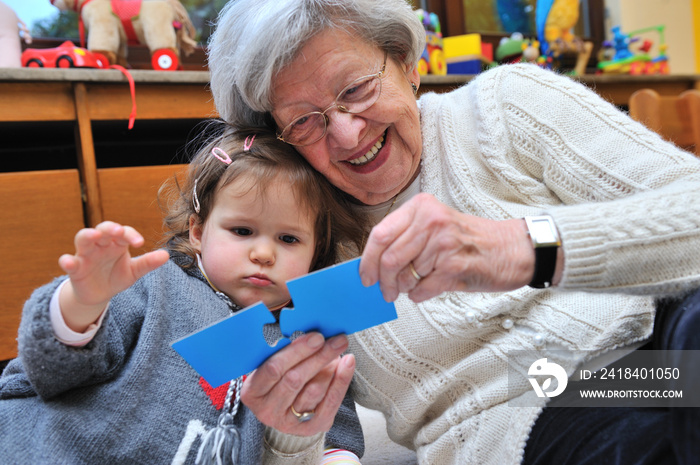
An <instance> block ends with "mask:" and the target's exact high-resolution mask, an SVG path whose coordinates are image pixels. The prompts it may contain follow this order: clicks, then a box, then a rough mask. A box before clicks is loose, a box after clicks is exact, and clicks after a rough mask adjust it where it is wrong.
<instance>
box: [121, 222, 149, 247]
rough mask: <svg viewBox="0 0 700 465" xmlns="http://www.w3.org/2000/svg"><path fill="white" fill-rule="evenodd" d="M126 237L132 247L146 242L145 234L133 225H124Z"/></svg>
mask: <svg viewBox="0 0 700 465" xmlns="http://www.w3.org/2000/svg"><path fill="white" fill-rule="evenodd" d="M124 239H126V241H127V243H128V244H129V245H130V246H132V247H141V246H142V245H143V243H144V238H143V236H142V235H141V234H140V233H139V232H138V231H137V230H135V229H134V228H132V227H131V226H124Z"/></svg>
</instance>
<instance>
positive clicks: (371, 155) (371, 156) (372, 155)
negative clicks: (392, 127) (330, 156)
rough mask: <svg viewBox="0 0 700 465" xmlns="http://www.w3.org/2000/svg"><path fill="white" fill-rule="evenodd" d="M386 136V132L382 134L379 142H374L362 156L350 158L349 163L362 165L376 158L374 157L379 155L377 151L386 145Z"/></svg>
mask: <svg viewBox="0 0 700 465" xmlns="http://www.w3.org/2000/svg"><path fill="white" fill-rule="evenodd" d="M385 136H386V133H384V134H382V136H381V137H380V138H379V140H377V143H376V144H374V145H373V146H372V147H371V148H370V149H369V150H368V151H367V153H366V154H364V155H362V156H361V157H358V158H355V159H353V160H348V163H350V164H351V165H354V166H362V165H366V164H367V163H369V162H371V161H372V160H374V158H375V157H376V156H377V153H379V151H380V150H381V149H382V147H383V146H384V137H385Z"/></svg>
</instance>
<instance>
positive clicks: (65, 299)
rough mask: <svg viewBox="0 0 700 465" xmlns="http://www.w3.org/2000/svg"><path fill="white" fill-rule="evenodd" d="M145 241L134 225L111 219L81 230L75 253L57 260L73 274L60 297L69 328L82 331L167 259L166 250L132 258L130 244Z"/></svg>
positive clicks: (133, 245)
mask: <svg viewBox="0 0 700 465" xmlns="http://www.w3.org/2000/svg"><path fill="white" fill-rule="evenodd" d="M143 242H144V239H143V237H142V236H141V234H139V233H138V232H136V230H135V229H134V228H132V227H130V226H122V225H120V224H117V223H113V222H111V221H105V222H103V223H100V224H98V225H97V226H95V228H86V229H81V230H80V231H78V233H77V234H76V235H75V255H71V254H65V255H62V256H61V257H60V258H59V259H58V264H59V266H60V267H61V268H62V269H63V271H65V272H66V273H67V274H68V276H69V277H70V280H69V281H68V282H67V283H66V285H65V286H64V287H63V289H61V294H60V296H59V299H60V300H59V302H60V306H61V312H62V314H63V318H64V320H65V322H66V324H67V325H68V327H69V328H71V329H72V330H74V331H76V332H83V331H84V330H85V329H86V328H87V327H88V326H89V325H90V324H92V323H94V322H95V321H96V320H97V319H98V318H99V316H100V314H101V313H102V311H103V310H104V309H105V307H106V306H107V303H108V302H109V300H110V299H111V298H112V297H114V295H116V294H117V293H119V292H121V291H123V290H124V289H127V288H128V287H129V286H131V285H133V284H134V283H135V282H136V281H137V280H138V279H139V278H141V277H142V276H143V275H145V274H146V273H148V272H150V271H152V270H154V269H156V268H158V267H159V266H161V265H163V264H164V263H165V262H166V261H168V252H167V251H165V250H156V251H153V252H148V253H146V254H143V255H141V256H139V257H135V258H132V257H131V254H130V253H129V247H130V246H131V247H141V246H142V245H143Z"/></svg>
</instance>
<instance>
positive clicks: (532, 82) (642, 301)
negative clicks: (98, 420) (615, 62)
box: [209, 0, 700, 464]
mask: <svg viewBox="0 0 700 465" xmlns="http://www.w3.org/2000/svg"><path fill="white" fill-rule="evenodd" d="M424 38H425V34H424V31H423V28H422V26H421V23H420V22H419V21H418V20H417V19H416V16H415V14H414V12H412V11H411V8H410V6H408V5H407V4H406V3H405V2H404V1H403V0H383V1H376V0H237V1H232V2H230V3H229V4H228V5H227V6H226V7H225V8H224V10H223V11H222V12H221V14H220V17H219V20H218V24H217V28H216V31H215V33H214V35H213V38H212V41H211V43H210V51H209V67H210V70H211V89H212V92H213V95H214V99H215V102H216V107H217V109H218V111H219V113H220V115H221V117H222V118H224V119H225V120H226V121H228V122H230V123H232V124H236V125H238V124H240V125H258V126H265V127H272V128H274V129H275V130H276V131H277V132H278V134H279V138H280V139H282V140H284V141H285V142H287V143H289V144H292V145H294V146H295V147H296V148H297V150H298V152H299V153H300V154H301V155H302V156H303V157H304V158H305V159H306V160H308V161H309V162H310V163H311V164H312V165H313V166H314V167H315V168H316V169H317V170H318V171H319V172H321V173H322V174H324V175H325V176H326V177H327V178H328V179H329V180H330V181H331V182H332V183H333V184H334V185H336V186H337V187H339V188H340V189H342V190H343V191H345V192H346V193H347V194H349V195H350V196H352V197H353V198H354V199H355V200H356V201H357V204H358V208H360V209H362V210H365V211H367V212H369V213H370V215H372V216H373V218H374V223H376V226H374V228H373V230H372V232H371V234H370V235H369V239H368V244H367V246H366V248H365V250H364V251H363V253H362V260H361V265H360V274H361V277H362V280H363V282H364V283H365V284H366V285H372V284H374V283H376V282H379V283H380V287H381V290H382V292H383V295H384V297H385V298H386V299H387V300H389V301H395V303H396V307H397V311H398V314H399V318H398V319H397V320H395V321H392V322H390V323H387V324H384V325H381V326H379V327H375V328H372V329H369V330H366V331H363V332H361V333H358V334H355V335H352V336H351V337H349V341H350V342H349V347H350V352H351V353H352V354H353V355H346V356H344V357H342V358H339V357H338V355H340V354H341V353H342V352H343V351H344V350H345V349H346V348H347V344H346V339H345V337H344V336H339V337H336V338H332V339H330V340H328V341H326V342H325V343H323V341H322V340H321V337H320V336H319V335H317V334H316V335H307V336H305V337H303V338H300V339H299V340H298V341H297V343H295V344H292V345H290V346H289V347H287V348H285V349H284V350H282V351H280V352H278V353H277V354H276V355H275V356H273V357H271V359H270V360H268V361H267V362H266V363H265V364H264V365H263V366H262V367H260V368H259V369H258V370H257V371H256V372H255V373H254V374H253V375H252V376H251V377H250V378H249V379H248V381H247V382H246V385H245V386H244V389H243V401H244V402H245V403H246V405H248V406H249V407H250V408H251V409H252V410H253V411H254V412H255V413H256V415H257V416H258V418H259V419H260V420H261V421H263V422H264V423H266V424H268V425H269V426H272V427H274V428H276V429H278V430H280V431H283V432H287V433H292V434H296V435H300V436H313V435H320V434H322V432H323V431H325V430H327V429H328V428H329V427H330V425H331V422H332V418H333V415H334V413H335V410H336V408H337V406H338V405H339V403H340V401H341V399H342V397H343V393H344V391H345V389H346V388H347V387H348V385H349V383H350V379H351V377H352V375H353V373H354V382H353V389H354V393H355V396H356V400H357V401H358V402H359V403H360V404H362V405H365V406H367V407H370V408H374V409H378V410H381V411H382V412H383V413H384V414H385V416H386V418H387V425H388V432H389V435H390V437H391V438H392V439H393V440H395V441H397V442H399V443H400V444H403V445H405V446H407V447H409V448H412V449H415V450H416V451H417V453H418V458H419V461H420V463H431V464H464V463H478V464H489V463H491V464H515V463H522V462H525V463H580V462H582V461H584V460H588V461H589V463H599V462H600V460H602V459H606V460H608V459H609V458H610V457H612V456H613V454H612V452H611V451H613V450H614V451H616V452H615V454H614V455H615V456H616V457H618V458H621V460H623V462H621V463H642V460H643V459H645V458H646V459H649V460H652V461H653V460H655V458H656V457H657V456H661V457H672V456H673V453H672V452H670V450H671V449H672V448H673V449H674V450H675V453H676V454H677V455H678V456H679V458H678V460H681V458H680V456H681V455H682V454H683V451H682V450H681V448H682V447H685V446H684V445H686V446H687V445H688V444H690V443H689V442H682V441H681V442H678V443H671V441H670V440H669V439H668V438H666V437H665V436H664V435H662V434H658V433H653V431H657V432H658V431H660V430H662V431H668V430H671V428H675V427H676V426H677V425H678V423H677V420H678V418H677V417H674V418H671V417H672V415H671V414H670V413H669V410H668V409H667V410H654V411H651V410H648V409H643V408H631V409H629V410H625V411H621V410H620V409H594V408H590V409H581V410H577V411H575V413H574V412H573V411H570V409H563V408H556V409H555V408H552V407H550V408H545V409H543V407H544V406H545V400H544V399H541V398H539V397H536V396H531V394H532V387H531V386H530V384H529V383H528V382H527V380H526V379H525V378H524V377H523V379H520V380H519V381H518V382H516V383H515V385H512V383H509V380H508V367H509V366H514V367H515V368H516V369H517V370H518V371H519V372H520V373H521V374H523V373H524V376H527V369H528V367H529V362H527V363H525V364H523V363H520V362H521V361H518V360H516V359H514V358H512V357H511V356H510V355H509V354H511V353H515V352H516V351H528V352H530V353H533V354H535V355H536V357H537V358H545V357H548V358H550V359H551V360H554V361H556V363H558V364H559V365H561V366H562V367H564V369H565V370H566V373H567V374H568V375H571V374H572V373H574V371H575V370H576V369H577V367H580V366H581V364H582V363H583V362H586V361H589V359H590V358H594V357H596V356H598V355H600V354H603V353H605V352H606V351H609V350H611V349H614V348H618V347H636V346H639V345H641V344H642V343H644V342H646V341H649V340H650V339H651V338H652V333H654V336H655V338H656V335H657V333H659V332H660V330H658V331H654V323H655V322H654V319H655V314H656V300H655V298H656V297H658V296H661V295H675V296H680V295H682V294H683V293H689V292H690V291H691V290H692V289H694V288H697V287H698V285H699V284H700V259H698V256H697V253H698V252H697V251H698V250H700V228H699V227H698V225H699V224H700V202H697V201H693V200H691V199H698V198H700V161H698V160H697V159H696V158H694V157H693V156H692V155H690V154H689V153H686V152H684V151H682V150H680V149H678V148H676V147H675V146H673V145H672V144H670V143H667V142H665V141H663V140H662V139H661V138H660V137H658V136H657V135H656V134H654V133H652V132H650V131H648V130H647V129H646V128H644V127H643V126H642V125H641V124H638V123H636V122H634V121H632V120H631V119H630V118H629V117H627V116H626V115H625V114H624V113H622V112H620V111H618V110H617V109H616V108H615V107H613V106H612V105H610V104H609V103H607V102H605V101H603V100H602V99H601V98H599V97H598V96H597V95H596V94H595V93H594V92H592V91H590V90H588V89H587V88H585V87H584V86H582V85H580V84H578V83H576V82H574V81H572V80H571V79H569V78H566V77H562V76H558V75H557V74H555V73H553V72H550V71H544V70H541V69H539V68H537V67H536V66H534V65H512V66H502V67H499V68H497V69H495V70H492V71H489V72H487V73H484V74H482V75H481V76H479V77H478V78H477V79H475V80H473V81H472V82H471V83H470V84H468V85H466V86H464V87H461V88H459V89H456V90H454V91H453V92H451V93H448V94H442V95H438V94H431V93H429V94H425V95H423V96H422V97H421V98H420V100H419V101H418V102H416V98H415V96H416V93H417V89H418V87H419V86H420V76H419V74H418V71H417V68H416V63H417V60H418V58H419V56H420V53H421V51H422V49H423V47H424V40H425V39H424ZM564 291H566V292H564ZM690 299H691V301H692V300H693V299H695V300H694V302H696V303H695V304H694V305H690V306H688V305H686V306H688V308H690V309H692V311H688V312H685V313H684V314H683V317H682V318H685V319H689V320H690V321H688V322H686V321H682V322H681V323H677V320H676V319H677V318H679V317H678V312H675V311H669V312H663V315H656V316H657V325H664V327H665V328H694V329H688V330H687V332H688V333H690V334H692V333H693V332H695V333H697V332H698V331H700V324H699V323H698V320H700V318H698V317H697V315H698V314H699V313H700V312H699V311H697V308H698V305H697V301H698V298H697V296H695V297H693V296H691V297H690ZM691 303H692V302H691ZM329 311H332V310H330V309H329ZM659 316H664V319H663V320H662V321H658V317H659ZM669 318H671V320H669ZM669 321H671V322H672V323H673V324H671V323H669ZM667 323H668V324H667ZM676 323H677V324H676ZM693 325H694V326H693ZM684 331H685V330H678V331H676V332H674V330H673V329H671V330H669V332H668V333H666V332H665V333H664V337H663V340H664V341H665V344H666V345H663V346H657V347H663V348H672V347H676V348H677V347H678V346H677V345H676V346H674V344H684V343H685V342H686V340H687V338H685V337H684V334H685V333H684ZM677 332H680V333H682V334H680V335H679V334H677ZM659 339H662V338H661V337H659ZM685 348H688V347H685ZM562 350H563V351H565V352H566V354H567V355H566V356H561V355H557V354H561V352H562ZM532 360H533V361H534V360H535V358H533V359H532ZM530 397H534V399H533V400H531V401H530V400H528V402H530V403H528V404H527V405H526V406H524V407H514V406H512V405H511V401H513V400H519V399H520V400H522V399H526V398H528V399H529V398H530ZM295 412H309V413H310V412H314V413H315V416H314V417H313V418H312V419H311V420H310V421H305V422H303V423H302V422H298V421H297V415H296V414H295ZM560 412H565V414H564V413H560ZM574 414H576V415H578V418H577V419H574V418H573V417H572V415H574ZM304 419H305V420H306V419H308V416H307V417H306V418H304ZM630 422H632V424H634V425H635V428H632V431H630V427H629V424H630ZM671 425H673V426H671ZM695 425H696V429H697V423H696V424H695ZM564 428H566V430H564ZM650 432H652V433H650ZM674 433H678V436H679V437H682V438H683V439H687V438H688V437H689V436H692V434H691V432H689V431H687V429H686V430H683V429H682V430H680V431H674ZM623 434H624V437H625V438H626V441H618V440H617V439H618V438H622V437H623V436H622V435H623ZM693 434H696V433H693ZM611 438H612V439H611ZM591 444H594V445H595V448H591V447H590V446H591ZM640 444H642V445H643V447H640ZM273 446H274V444H273ZM284 452H286V453H295V452H299V451H284ZM596 454H597V455H596ZM654 454H657V455H654ZM567 460H568V461H567ZM538 461H539V462H538Z"/></svg>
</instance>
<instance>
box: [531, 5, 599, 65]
mask: <svg viewBox="0 0 700 465" xmlns="http://www.w3.org/2000/svg"><path fill="white" fill-rule="evenodd" d="M578 17H579V0H537V7H536V10H535V26H536V28H537V39H538V40H539V42H540V48H541V52H542V54H543V55H544V57H545V58H549V59H551V58H554V59H556V58H559V56H560V55H562V54H564V53H575V54H576V55H577V60H576V66H575V68H574V74H576V75H581V74H583V73H585V71H586V64H587V63H588V59H589V58H590V56H591V52H592V50H593V44H592V43H591V42H584V41H583V40H581V39H580V38H578V37H576V36H575V35H574V34H573V32H572V29H573V27H574V26H575V25H576V23H577V22H578Z"/></svg>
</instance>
